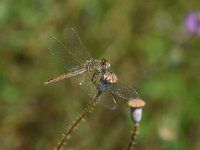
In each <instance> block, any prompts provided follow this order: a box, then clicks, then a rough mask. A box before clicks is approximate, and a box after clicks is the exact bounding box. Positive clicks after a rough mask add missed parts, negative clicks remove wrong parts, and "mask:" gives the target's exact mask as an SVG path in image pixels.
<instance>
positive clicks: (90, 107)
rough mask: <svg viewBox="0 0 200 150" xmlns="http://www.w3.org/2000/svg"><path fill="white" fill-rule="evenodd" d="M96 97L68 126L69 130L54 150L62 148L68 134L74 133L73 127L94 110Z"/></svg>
mask: <svg viewBox="0 0 200 150" xmlns="http://www.w3.org/2000/svg"><path fill="white" fill-rule="evenodd" d="M96 99H97V96H96V97H95V98H94V100H92V101H91V102H90V103H89V104H88V105H87V106H86V107H85V108H84V109H83V111H82V112H81V113H80V115H79V116H78V117H77V119H76V120H75V121H74V122H73V123H72V124H71V125H70V126H69V128H68V129H67V131H66V132H65V133H64V135H63V138H62V139H61V140H60V142H59V143H58V145H57V146H56V150H60V148H61V147H62V145H63V144H64V142H65V140H67V139H68V137H69V136H70V134H71V133H72V132H73V131H74V129H75V127H76V126H78V125H79V123H80V122H81V120H83V119H84V118H85V117H86V116H87V114H88V113H89V112H92V111H93V109H94V108H95V106H96V104H97V101H96Z"/></svg>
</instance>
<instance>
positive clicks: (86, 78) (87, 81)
mask: <svg viewBox="0 0 200 150" xmlns="http://www.w3.org/2000/svg"><path fill="white" fill-rule="evenodd" d="M92 76H93V72H89V71H88V72H86V73H84V75H83V76H81V78H79V85H80V86H81V88H82V89H83V91H84V92H85V93H86V94H87V95H88V96H90V97H91V98H94V97H95V96H96V95H97V93H98V90H97V87H96V86H95V85H94V84H93V83H92Z"/></svg>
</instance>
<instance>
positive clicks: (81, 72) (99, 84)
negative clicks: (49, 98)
mask: <svg viewBox="0 0 200 150" xmlns="http://www.w3.org/2000/svg"><path fill="white" fill-rule="evenodd" d="M64 37H65V39H64V42H61V41H60V40H58V39H57V38H55V37H53V38H52V42H51V43H53V44H52V45H53V46H52V48H50V51H51V52H52V54H53V55H55V56H56V57H58V58H57V59H59V60H60V61H61V62H62V64H63V66H64V68H65V69H67V70H68V71H67V72H66V73H63V74H61V75H58V76H56V77H53V78H51V79H49V80H47V81H45V82H44V84H45V85H49V84H52V83H54V82H57V81H60V80H63V79H66V78H70V77H74V76H79V79H77V80H78V83H79V85H80V86H81V87H82V88H83V89H84V90H85V91H86V92H87V93H88V95H89V96H91V97H92V98H95V99H98V100H99V101H100V102H101V101H102V102H103V103H104V105H105V106H106V107H107V108H109V109H116V108H117V103H116V100H115V98H114V95H117V96H119V97H121V98H123V99H125V100H130V99H132V98H138V97H139V95H138V93H137V92H136V90H135V89H132V88H130V87H128V86H127V85H126V84H125V83H123V82H122V81H120V80H119V79H118V78H117V76H116V75H115V73H114V72H113V71H111V69H110V63H109V62H108V61H107V60H106V59H105V58H103V59H100V60H97V59H93V58H92V57H91V56H90V54H89V52H88V51H87V49H86V48H85V46H84V44H83V43H82V41H81V39H80V37H79V35H78V33H77V31H76V30H75V29H74V28H70V29H67V30H66V31H65V35H64Z"/></svg>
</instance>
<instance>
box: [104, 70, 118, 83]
mask: <svg viewBox="0 0 200 150" xmlns="http://www.w3.org/2000/svg"><path fill="white" fill-rule="evenodd" d="M103 79H105V80H106V81H108V82H110V83H115V82H117V76H116V75H115V74H114V73H113V72H110V71H107V72H106V73H105V74H104V75H103Z"/></svg>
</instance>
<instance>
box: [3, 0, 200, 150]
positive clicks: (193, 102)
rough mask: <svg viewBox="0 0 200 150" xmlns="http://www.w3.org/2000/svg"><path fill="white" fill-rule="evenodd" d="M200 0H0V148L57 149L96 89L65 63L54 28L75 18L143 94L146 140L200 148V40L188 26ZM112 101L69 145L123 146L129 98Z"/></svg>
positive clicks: (149, 144) (97, 51)
mask: <svg viewBox="0 0 200 150" xmlns="http://www.w3.org/2000/svg"><path fill="white" fill-rule="evenodd" d="M199 8H200V2H198V1H194V0H193V1H190V2H188V1H186V0H177V1H171V0H170V1H138V0H134V1H132V0H124V1H120V0H116V1H111V0H102V1H97V0H85V1H81V0H68V1H67V0H65V1H64V0H58V1H55V0H32V1H26V0H18V1H11V0H1V2H0V149H2V150H14V149H16V150H28V149H30V150H32V149H33V150H35V149H37V150H41V149H53V147H55V145H56V143H57V141H58V139H60V138H61V135H62V132H63V131H64V130H65V129H66V128H67V126H68V125H69V124H70V123H71V122H72V121H73V120H74V119H75V118H76V116H77V115H78V113H79V112H81V110H82V109H83V107H84V106H85V105H86V104H87V102H88V101H89V100H90V98H89V97H88V96H87V95H86V94H85V93H84V92H83V91H82V89H81V88H80V87H79V86H78V85H76V84H74V83H73V82H72V81H71V80H68V79H67V80H64V81H61V82H59V83H56V84H53V85H52V86H44V85H43V82H44V81H46V80H47V79H49V78H50V77H52V76H54V75H58V74H59V73H63V72H62V71H61V70H60V68H61V67H62V66H59V65H57V64H56V63H55V62H54V61H53V60H52V59H51V54H50V53H49V51H48V44H49V43H48V40H47V39H48V38H50V37H52V36H57V35H60V34H62V33H63V31H64V30H65V29H66V28H69V27H76V29H77V31H78V33H79V35H80V37H81V39H82V41H83V43H84V45H86V47H87V49H88V51H89V52H90V53H91V55H92V56H93V57H94V58H106V59H108V60H109V61H110V63H111V68H112V70H113V71H115V72H116V74H117V75H118V77H119V78H120V79H121V80H122V81H124V82H125V83H127V84H128V85H129V86H131V87H134V88H136V90H137V91H138V92H139V94H140V96H141V97H142V98H143V99H144V100H145V101H146V106H145V107H144V110H143V118H142V121H141V124H140V129H139V130H140V131H139V135H138V138H137V145H136V146H135V147H136V149H140V150H149V149H153V150H160V149H162V150H168V149H170V150H180V149H181V150H191V149H192V150H199V149H200V142H199V141H200V117H199V114H200V109H199V106H200V80H199V77H200V60H199V59H200V50H199V46H200V42H199V40H200V39H199V38H200V37H197V36H195V35H191V34H188V33H187V32H185V30H184V26H183V22H184V17H185V15H186V14H187V12H188V11H190V10H196V11H198V10H199ZM117 102H118V108H117V109H116V110H114V111H111V110H109V109H106V108H105V107H102V105H98V106H97V108H96V109H95V110H94V112H93V113H91V114H90V115H89V116H88V118H87V120H86V121H85V122H83V123H81V125H80V126H79V128H78V130H76V131H75V132H74V133H73V135H72V137H71V139H70V141H69V142H68V144H67V145H66V146H65V147H64V149H75V150H76V149H77V150H79V149H82V150H93V149H94V150H102V149H103V150H121V149H124V148H125V147H126V145H127V144H128V142H129V139H130V131H131V127H132V122H131V119H130V115H129V113H130V112H129V108H128V107H127V104H126V101H124V100H121V99H120V98H117Z"/></svg>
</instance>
